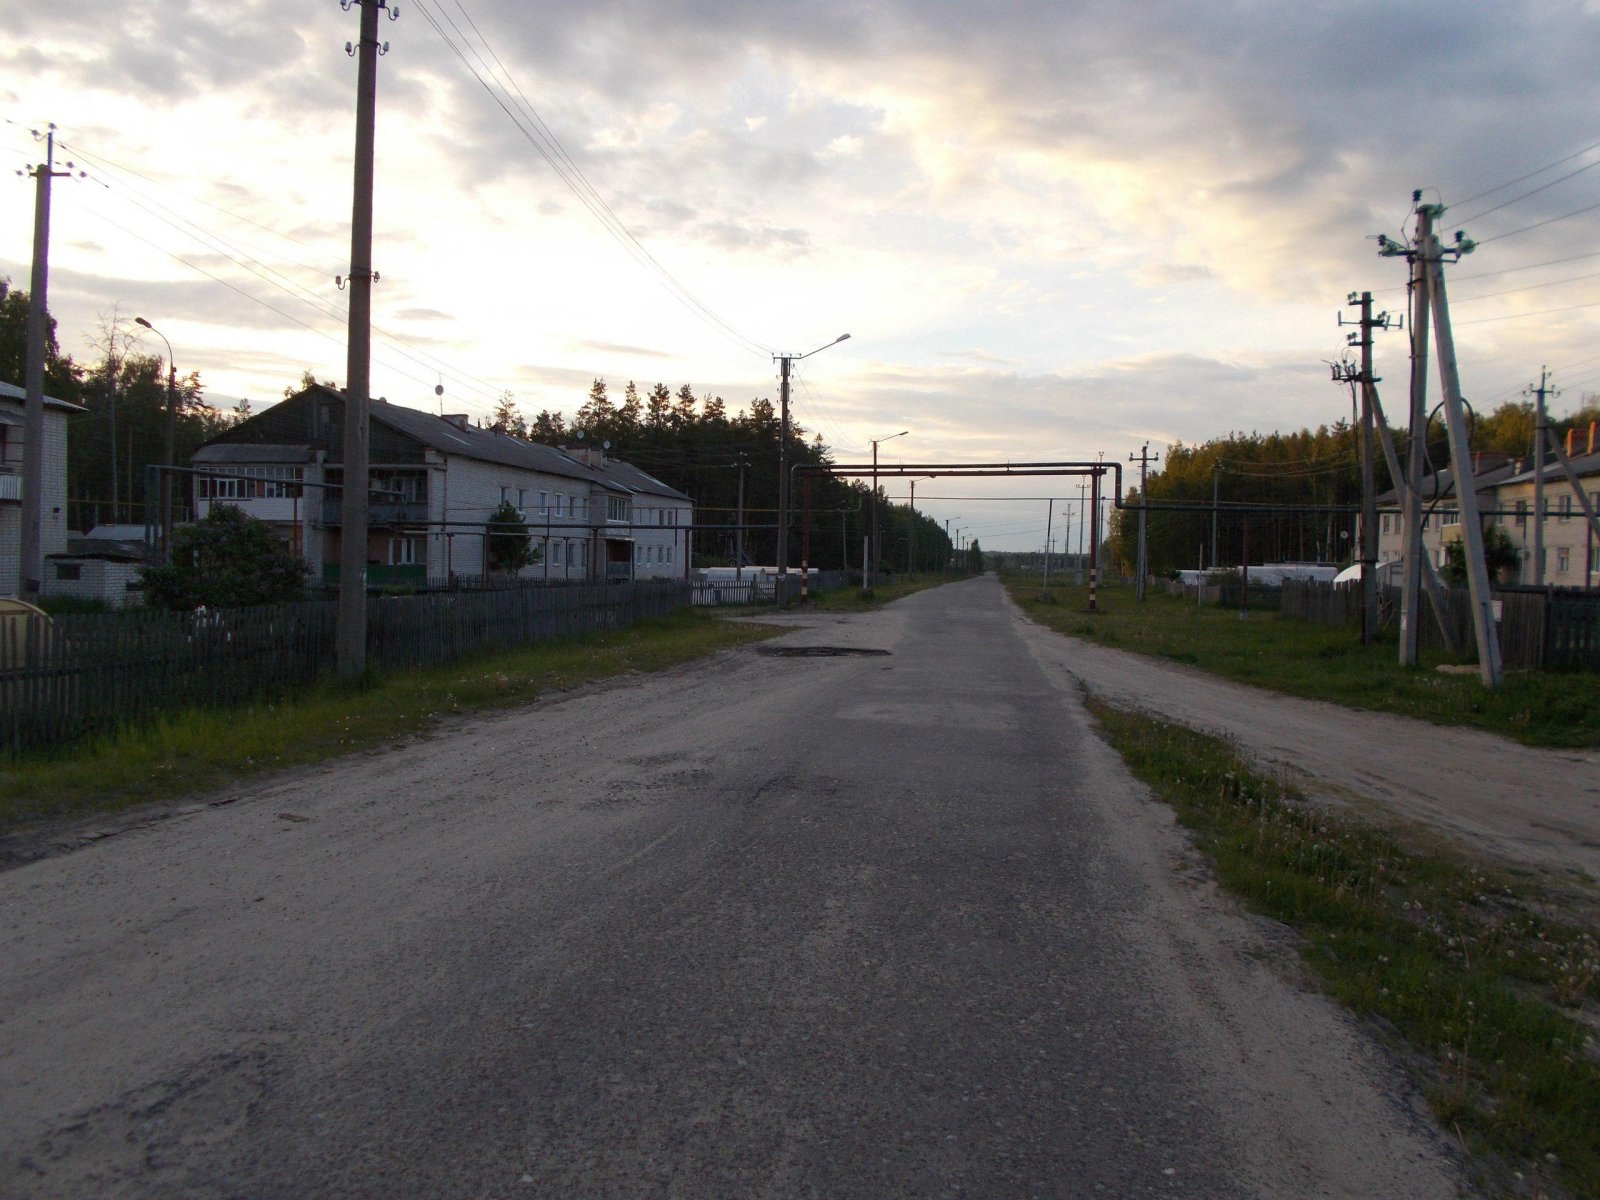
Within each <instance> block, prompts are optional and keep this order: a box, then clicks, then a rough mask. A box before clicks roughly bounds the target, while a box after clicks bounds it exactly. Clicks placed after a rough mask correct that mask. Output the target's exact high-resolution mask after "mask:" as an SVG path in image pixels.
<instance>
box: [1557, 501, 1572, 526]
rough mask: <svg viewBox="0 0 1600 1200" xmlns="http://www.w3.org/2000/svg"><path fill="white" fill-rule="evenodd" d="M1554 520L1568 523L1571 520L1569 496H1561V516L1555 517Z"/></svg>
mask: <svg viewBox="0 0 1600 1200" xmlns="http://www.w3.org/2000/svg"><path fill="white" fill-rule="evenodd" d="M1556 519H1557V520H1558V521H1570V520H1572V497H1571V496H1563V497H1561V515H1560V516H1559V517H1557V518H1556Z"/></svg>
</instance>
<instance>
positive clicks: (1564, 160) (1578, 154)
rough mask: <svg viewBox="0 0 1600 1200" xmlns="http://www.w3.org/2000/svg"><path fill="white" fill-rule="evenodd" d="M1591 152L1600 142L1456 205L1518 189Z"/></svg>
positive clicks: (1597, 148)
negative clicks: (1537, 176)
mask: <svg viewBox="0 0 1600 1200" xmlns="http://www.w3.org/2000/svg"><path fill="white" fill-rule="evenodd" d="M1591 150H1600V142H1595V143H1594V144H1593V145H1592V146H1585V147H1584V148H1583V149H1582V150H1578V151H1576V152H1575V153H1572V154H1569V155H1567V156H1566V157H1565V158H1558V159H1556V160H1555V162H1552V163H1546V164H1545V165H1544V166H1542V167H1540V168H1539V169H1538V170H1536V171H1529V172H1528V173H1527V174H1526V175H1519V176H1517V177H1516V178H1515V179H1509V180H1507V181H1506V182H1505V183H1500V184H1496V185H1495V186H1494V187H1492V188H1489V189H1487V190H1485V191H1482V192H1478V193H1476V194H1475V195H1471V196H1468V197H1467V198H1466V199H1465V200H1457V201H1456V204H1457V205H1460V204H1471V203H1472V202H1473V201H1474V200H1482V199H1483V198H1484V197H1485V196H1492V195H1494V194H1495V193H1496V192H1503V191H1505V190H1506V189H1507V188H1508V187H1516V186H1517V184H1519V183H1525V182H1527V181H1528V180H1530V179H1532V178H1533V177H1534V176H1535V175H1543V174H1544V173H1545V172H1546V171H1548V170H1551V169H1552V168H1554V167H1559V166H1560V165H1561V164H1562V163H1568V162H1571V161H1572V160H1573V159H1575V158H1582V157H1583V156H1584V155H1585V154H1588V153H1589V151H1591Z"/></svg>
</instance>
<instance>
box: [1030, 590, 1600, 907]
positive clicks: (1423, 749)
mask: <svg viewBox="0 0 1600 1200" xmlns="http://www.w3.org/2000/svg"><path fill="white" fill-rule="evenodd" d="M1012 613H1013V615H1014V616H1015V618H1016V620H1017V623H1018V626H1019V627H1020V628H1021V629H1022V630H1023V635H1024V637H1025V638H1027V640H1028V643H1029V645H1030V646H1031V647H1032V648H1033V651H1034V653H1035V654H1037V655H1038V656H1039V657H1040V658H1041V659H1042V660H1043V661H1045V662H1050V663H1055V664H1058V665H1059V666H1061V667H1063V668H1064V669H1065V670H1067V671H1069V672H1070V673H1071V674H1072V675H1074V676H1075V677H1076V678H1077V679H1078V680H1079V681H1080V682H1081V683H1082V684H1083V685H1084V686H1085V687H1086V688H1087V689H1088V690H1089V692H1090V693H1092V694H1094V695H1096V696H1100V697H1103V698H1104V699H1106V700H1109V701H1112V702H1113V703H1116V704H1121V705H1126V706H1129V707H1134V708H1141V709H1145V710H1147V711H1150V712H1153V713H1157V714H1160V715H1162V716H1165V717H1168V718H1170V719H1172V720H1175V721H1180V722H1182V723H1183V724H1185V725H1189V726H1191V727H1193V728H1196V729H1201V730H1204V731H1206V732H1208V733H1215V734H1221V735H1224V736H1226V737H1229V738H1231V739H1233V740H1234V741H1235V742H1237V743H1238V744H1239V746H1240V747H1241V748H1242V749H1243V750H1244V751H1245V752H1246V753H1247V754H1249V755H1250V756H1251V757H1252V758H1254V759H1256V760H1257V761H1259V762H1261V763H1264V764H1268V765H1270V766H1272V767H1274V768H1278V769H1280V770H1282V771H1283V772H1284V773H1285V775H1286V776H1287V777H1289V778H1290V779H1291V780H1292V781H1293V782H1294V783H1295V784H1297V785H1298V786H1300V787H1301V788H1302V789H1304V790H1305V791H1306V792H1307V793H1308V794H1311V795H1313V796H1317V797H1321V798H1324V799H1332V800H1336V801H1339V802H1342V803H1345V804H1348V805H1351V806H1353V807H1355V808H1357V809H1359V810H1362V811H1365V812H1367V813H1368V814H1376V815H1378V816H1380V817H1383V818H1387V819H1388V820H1389V821H1391V822H1393V821H1394V820H1396V819H1398V822H1399V823H1400V824H1402V825H1410V826H1414V827H1415V826H1420V827H1423V828H1425V829H1427V830H1430V831H1433V832H1436V833H1439V834H1443V835H1444V836H1445V837H1446V838H1447V839H1448V840H1450V841H1452V842H1454V843H1457V844H1458V845H1460V846H1461V847H1463V848H1465V849H1467V850H1470V851H1475V852H1478V853H1482V854H1486V855H1488V856H1490V857H1493V858H1496V859H1500V860H1502V861H1504V862H1506V863H1508V864H1511V865H1514V866H1520V867H1530V868H1537V869H1540V870H1544V871H1550V872H1554V873H1556V874H1557V875H1559V876H1562V877H1563V878H1565V879H1566V880H1567V881H1568V882H1582V883H1586V884H1590V885H1593V884H1595V883H1597V882H1600V753H1595V752H1593V751H1581V750H1542V749H1537V748H1534V747H1530V746H1523V745H1519V744H1518V743H1516V742H1512V741H1509V740H1507V739H1505V738H1502V737H1497V736H1496V735H1494V734H1490V733H1484V732H1481V731H1479V730H1473V729H1462V728H1452V727H1448V726H1440V725H1430V724H1428V723H1426V722H1424V721H1417V720H1413V719H1411V718H1409V717H1398V716H1390V715H1388V714H1384V713H1372V712H1361V711H1359V710H1355V709H1348V708H1342V707H1340V706H1338V705H1334V704H1323V703H1320V702H1318V701H1314V700H1299V699H1295V698H1294V697H1291V696H1284V695H1279V694H1277V693H1274V692H1267V691H1263V690H1261V689H1259V688H1253V687H1248V686H1246V685H1244V684H1238V683H1231V682H1229V681H1227V680H1224V679H1219V678H1217V677H1216V676H1214V675H1207V674H1205V673H1204V672H1201V671H1197V670H1194V669H1192V668H1189V667H1185V666H1182V665H1180V664H1177V663H1171V662H1166V661H1164V660H1161V659H1155V658H1147V657H1144V656H1143V655H1138V654H1130V653H1128V652H1126V651H1122V650H1111V649H1108V648H1106V647H1104V646H1097V645H1095V644H1094V643H1092V642H1085V641H1081V640H1078V639H1076V638H1069V637H1064V636H1062V635H1060V634H1057V633H1054V632H1052V631H1050V630H1048V629H1045V628H1044V627H1042V626H1040V625H1038V624H1036V623H1035V622H1033V621H1032V620H1030V619H1029V618H1028V617H1026V616H1024V615H1023V614H1022V612H1021V610H1019V609H1017V608H1016V607H1015V606H1014V605H1013V606H1012Z"/></svg>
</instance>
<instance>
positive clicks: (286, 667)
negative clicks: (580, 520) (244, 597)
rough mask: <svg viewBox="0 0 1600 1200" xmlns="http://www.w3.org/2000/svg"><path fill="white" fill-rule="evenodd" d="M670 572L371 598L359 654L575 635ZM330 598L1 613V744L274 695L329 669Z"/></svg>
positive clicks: (666, 588) (383, 656)
mask: <svg viewBox="0 0 1600 1200" xmlns="http://www.w3.org/2000/svg"><path fill="white" fill-rule="evenodd" d="M688 602H689V587H688V585H687V584H686V583H684V582H683V581H681V580H662V581H647V582H638V583H629V584H612V585H609V586H608V585H594V586H588V585H585V586H576V587H559V588H519V589H514V590H507V591H500V592H490V591H470V592H446V593H430V594H423V595H417V596H398V597H382V598H378V597H374V598H372V599H370V600H369V601H368V604H367V662H368V665H369V666H370V667H371V668H373V669H375V670H378V671H395V670H403V669H407V668H412V667H426V666H435V665H438V664H440V663H445V662H449V661H451V660H453V659H456V658H459V657H461V656H463V655H466V654H470V653H473V652H474V651H477V650H485V649H505V648H508V647H512V646H519V645H524V644H527V643H530V642H538V641H545V640H549V639H553V638H562V637H572V636H576V635H579V634H584V633H592V632H598V631H601V630H607V629H618V628H622V627H624V626H627V625H632V624H634V623H636V622H638V621H641V620H643V619H645V618H646V617H652V616H665V615H667V614H668V613H672V612H675V611H677V610H678V609H680V608H683V607H684V606H685V605H687V604H688ZM335 608H336V606H335V604H333V603H332V602H329V601H310V602H305V603H300V604H275V605H267V606H262V607H259V608H244V609H225V610H217V611H215V612H207V611H205V610H198V611H196V612H193V613H170V612H157V611H144V610H134V611H128V612H120V613H82V614H64V615H61V616H57V617H54V618H40V617H34V616H17V615H6V616H5V617H4V618H0V751H4V752H5V753H7V754H10V755H16V754H19V753H22V752H24V751H28V750H37V749H43V748H47V747H50V746H59V745H63V744H67V743H70V742H73V741H76V740H78V739H81V738H84V737H87V736H91V735H94V734H102V733H109V732H112V731H114V730H116V729H118V728H120V727H122V726H124V725H128V724H133V723H138V722H143V721H149V720H152V719H155V718H159V717H161V716H163V715H166V714H169V713H175V712H178V711H181V710H183V709H187V708H214V707H226V706H229V705H235V704H242V703H245V702H248V701H250V700H255V699H262V698H266V697H270V696H277V695H285V694H287V693H288V692H290V691H292V690H293V689H295V688H299V687H304V686H306V685H307V684H310V683H312V682H314V681H316V680H318V679H321V678H324V677H327V676H329V675H331V674H332V673H333V671H334V669H335V666H336V664H335V661H334V640H335V621H336V617H335Z"/></svg>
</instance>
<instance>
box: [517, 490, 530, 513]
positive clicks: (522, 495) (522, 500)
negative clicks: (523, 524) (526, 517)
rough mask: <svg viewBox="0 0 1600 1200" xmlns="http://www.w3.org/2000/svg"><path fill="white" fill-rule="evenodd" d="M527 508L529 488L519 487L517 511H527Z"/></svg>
mask: <svg viewBox="0 0 1600 1200" xmlns="http://www.w3.org/2000/svg"><path fill="white" fill-rule="evenodd" d="M527 508H528V489H527V488H518V489H517V511H518V512H526V511H527Z"/></svg>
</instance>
